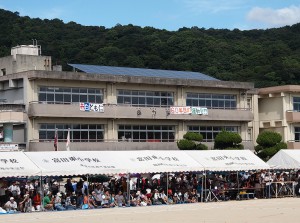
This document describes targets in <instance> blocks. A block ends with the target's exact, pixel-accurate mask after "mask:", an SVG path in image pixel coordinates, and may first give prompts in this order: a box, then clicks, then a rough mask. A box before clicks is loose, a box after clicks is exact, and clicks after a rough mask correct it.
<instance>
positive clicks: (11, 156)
mask: <svg viewBox="0 0 300 223" xmlns="http://www.w3.org/2000/svg"><path fill="white" fill-rule="evenodd" d="M40 175H41V170H40V169H39V168H38V167H37V166H36V165H35V164H34V163H33V162H32V161H31V160H30V159H29V158H28V157H27V156H26V155H25V154H24V153H23V152H1V153H0V177H29V176H40Z"/></svg>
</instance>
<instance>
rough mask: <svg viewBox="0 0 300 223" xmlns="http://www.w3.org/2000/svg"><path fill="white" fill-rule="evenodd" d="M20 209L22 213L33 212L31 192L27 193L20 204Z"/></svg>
mask: <svg viewBox="0 0 300 223" xmlns="http://www.w3.org/2000/svg"><path fill="white" fill-rule="evenodd" d="M19 209H20V211H21V212H31V211H32V200H31V198H30V196H29V192H28V191H26V194H25V195H24V199H23V200H22V201H21V202H20V203H19Z"/></svg>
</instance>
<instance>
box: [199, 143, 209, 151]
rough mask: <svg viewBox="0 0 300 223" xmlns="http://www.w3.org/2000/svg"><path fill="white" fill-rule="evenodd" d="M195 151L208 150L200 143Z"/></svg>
mask: <svg viewBox="0 0 300 223" xmlns="http://www.w3.org/2000/svg"><path fill="white" fill-rule="evenodd" d="M196 150H208V147H207V145H204V144H202V143H200V144H198V145H197V146H196Z"/></svg>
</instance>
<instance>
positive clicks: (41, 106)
mask: <svg viewBox="0 0 300 223" xmlns="http://www.w3.org/2000/svg"><path fill="white" fill-rule="evenodd" d="M51 64H52V62H51V57H48V56H41V55H40V51H39V47H38V46H18V47H15V48H13V49H12V55H11V56H9V57H4V58H0V70H1V73H0V103H1V104H0V111H1V112H0V126H1V127H0V128H1V129H2V130H3V142H2V144H3V145H5V146H7V145H10V144H11V145H13V146H17V147H19V148H26V150H28V151H45V150H54V146H53V142H54V137H55V134H56V132H57V135H58V150H65V144H66V140H67V135H68V132H69V133H70V141H71V145H70V147H71V150H136V149H177V145H176V141H177V140H179V139H181V138H182V137H183V135H184V134H185V133H186V132H187V131H194V132H199V133H201V134H202V135H203V137H204V143H205V144H207V145H208V147H209V148H212V147H213V141H214V137H215V136H216V135H217V134H218V133H219V132H220V131H221V130H222V129H225V130H228V131H232V132H237V133H239V134H240V135H241V137H242V139H243V144H244V146H245V148H248V149H253V138H254V137H256V136H257V134H258V130H257V129H256V127H255V124H253V123H255V121H256V122H258V120H257V115H255V114H254V113H255V111H256V110H257V106H256V105H257V95H256V93H255V91H254V90H253V88H254V85H253V83H248V82H228V81H221V80H217V79H215V78H213V77H210V76H207V75H205V74H202V73H198V72H189V71H170V70H155V69H140V68H124V67H108V66H94V65H82V64H70V66H72V67H73V71H72V72H64V71H62V70H61V67H59V66H54V67H52V65H51Z"/></svg>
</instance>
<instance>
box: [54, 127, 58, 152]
mask: <svg viewBox="0 0 300 223" xmlns="http://www.w3.org/2000/svg"><path fill="white" fill-rule="evenodd" d="M54 149H55V151H58V135H57V129H55V136H54Z"/></svg>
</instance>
